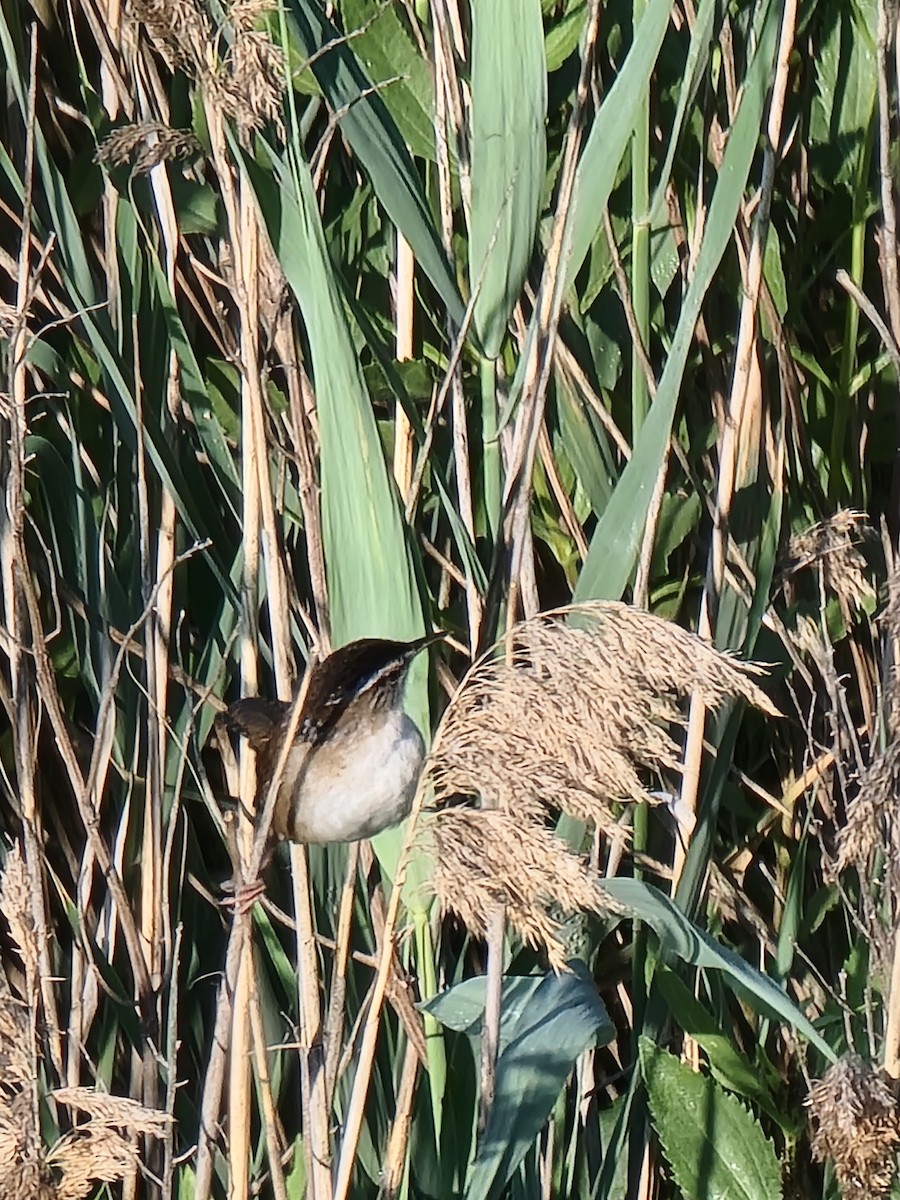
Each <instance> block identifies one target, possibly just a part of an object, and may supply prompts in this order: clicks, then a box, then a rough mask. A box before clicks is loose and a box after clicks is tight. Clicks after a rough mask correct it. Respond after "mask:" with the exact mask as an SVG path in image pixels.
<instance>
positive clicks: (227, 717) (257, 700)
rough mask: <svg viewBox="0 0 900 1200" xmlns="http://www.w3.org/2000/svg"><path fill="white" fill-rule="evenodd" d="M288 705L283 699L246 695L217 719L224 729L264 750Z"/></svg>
mask: <svg viewBox="0 0 900 1200" xmlns="http://www.w3.org/2000/svg"><path fill="white" fill-rule="evenodd" d="M290 707H291V706H290V704H288V703H286V702H285V701H284V700H263V699H262V698H261V697H259V696H248V697H247V698H246V699H245V700H236V701H235V703H234V704H232V705H230V706H229V707H228V708H227V709H226V710H225V712H223V713H222V714H221V715H220V716H219V718H218V719H219V721H220V722H221V723H222V724H223V725H224V726H225V728H226V729H230V730H232V731H233V732H234V733H239V734H240V735H241V737H244V738H246V739H247V741H248V742H249V743H250V746H251V748H252V749H253V750H265V749H266V748H267V747H268V746H269V744H270V743H271V741H272V738H273V737H274V736H275V734H276V733H277V732H278V729H279V726H280V724H281V722H282V721H283V720H284V716H285V713H286V712H287V711H288V709H289V708H290Z"/></svg>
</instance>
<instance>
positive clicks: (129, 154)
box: [95, 121, 200, 175]
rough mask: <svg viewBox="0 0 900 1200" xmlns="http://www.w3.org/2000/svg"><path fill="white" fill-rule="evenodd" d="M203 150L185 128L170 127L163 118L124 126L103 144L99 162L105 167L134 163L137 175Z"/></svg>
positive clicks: (99, 153) (98, 151) (133, 170)
mask: <svg viewBox="0 0 900 1200" xmlns="http://www.w3.org/2000/svg"><path fill="white" fill-rule="evenodd" d="M199 151H200V143H199V142H198V141H197V139H196V138H195V137H194V135H193V134H192V133H190V132H188V130H186V129H171V128H170V127H169V126H168V125H164V124H163V123H162V121H139V122H138V123H136V124H134V125H122V126H121V127H120V128H119V129H115V130H113V132H112V133H111V134H110V135H109V136H108V137H106V138H104V140H103V141H102V142H101V143H100V145H99V147H98V148H97V153H96V156H95V157H96V159H97V162H99V163H102V164H103V165H104V166H106V167H117V166H123V165H124V164H126V163H130V164H131V169H132V172H133V174H135V175H143V174H145V173H146V172H147V171H152V170H153V168H154V167H156V166H158V165H159V164H160V163H161V162H172V161H182V160H184V159H187V158H191V157H193V155H195V154H198V153H199Z"/></svg>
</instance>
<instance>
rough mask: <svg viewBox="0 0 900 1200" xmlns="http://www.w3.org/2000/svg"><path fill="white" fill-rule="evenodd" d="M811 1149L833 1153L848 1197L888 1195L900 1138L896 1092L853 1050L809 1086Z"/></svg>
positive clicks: (871, 1199)
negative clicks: (852, 1052) (811, 1127)
mask: <svg viewBox="0 0 900 1200" xmlns="http://www.w3.org/2000/svg"><path fill="white" fill-rule="evenodd" d="M807 1104H808V1105H809V1109H810V1120H811V1121H812V1124H813V1132H812V1138H811V1144H812V1151H813V1154H814V1155H815V1157H816V1158H817V1159H818V1160H819V1161H820V1162H822V1161H824V1160H825V1159H826V1158H830V1159H832V1160H833V1162H834V1169H835V1172H836V1174H837V1177H838V1180H839V1182H840V1185H841V1190H842V1192H843V1194H844V1200H877V1198H878V1197H881V1196H888V1195H890V1192H891V1185H892V1184H893V1181H894V1176H895V1174H896V1170H897V1164H896V1151H897V1145H898V1143H900V1121H898V1112H897V1096H896V1094H895V1091H894V1089H893V1087H892V1086H891V1083H890V1081H889V1080H888V1079H887V1078H885V1076H883V1075H882V1074H880V1073H879V1072H877V1071H874V1070H873V1069H872V1067H871V1066H870V1065H869V1064H868V1063H866V1062H865V1061H864V1060H863V1059H862V1058H860V1057H859V1056H858V1055H855V1054H848V1055H846V1056H845V1057H844V1058H842V1059H840V1060H839V1061H838V1062H836V1063H835V1065H834V1066H833V1067H831V1069H830V1070H829V1071H828V1072H827V1073H826V1075H825V1076H824V1077H823V1078H822V1079H820V1080H818V1081H817V1082H816V1083H814V1084H813V1086H812V1087H811V1088H810V1092H809V1098H808V1100H807Z"/></svg>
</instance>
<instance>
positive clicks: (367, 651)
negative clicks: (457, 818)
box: [221, 633, 444, 842]
mask: <svg viewBox="0 0 900 1200" xmlns="http://www.w3.org/2000/svg"><path fill="white" fill-rule="evenodd" d="M443 636H444V634H443V633H438V634H432V635H430V636H428V637H421V638H417V639H416V640H415V641H412V642H395V641H388V640H385V639H382V638H362V639H361V640H360V641H357V642H350V643H349V644H348V645H346V646H342V647H341V648H340V649H339V650H335V651H334V653H333V654H329V655H328V657H327V658H325V659H323V660H322V661H321V662H317V663H315V664H314V666H313V667H312V669H311V674H310V679H309V687H308V689H307V692H306V698H305V700H304V703H303V709H302V712H301V715H300V725H299V727H298V732H297V737H296V741H295V743H294V745H293V746H292V747H291V749H290V751H289V753H288V756H287V761H286V763H285V768H284V775H283V777H282V781H281V785H280V787H279V789H278V798H277V800H276V804H275V812H274V816H273V820H272V828H273V831H274V833H275V834H276V836H277V837H279V838H287V839H288V840H290V841H295V842H355V841H358V840H359V839H361V838H368V837H372V835H373V834H376V833H379V832H380V831H381V830H382V829H387V828H388V826H390V825H396V824H397V823H398V822H399V821H402V820H403V818H404V817H405V816H406V815H407V814H408V812H409V810H410V806H411V805H412V801H413V796H414V794H415V790H416V784H417V783H418V779H419V773H420V771H421V769H422V764H423V762H424V760H425V743H424V742H423V740H422V735H421V733H420V732H419V730H418V728H417V726H416V725H415V723H414V722H413V721H412V720H411V718H410V717H408V716H407V714H406V713H405V712H404V709H403V691H404V685H405V683H406V677H407V674H408V672H409V668H410V665H411V663H412V660H413V659H414V658H415V656H416V655H417V654H418V653H419V652H420V651H421V650H424V649H425V647H426V646H429V645H431V643H432V642H436V641H438V640H439V639H440V638H442V637H443ZM291 708H292V705H291V704H288V703H286V702H284V701H281V700H263V699H246V700H238V701H237V702H236V703H235V704H232V705H231V707H230V708H229V709H228V710H227V711H226V712H225V713H224V714H223V715H222V718H221V720H222V721H223V723H224V724H225V725H226V726H227V727H228V728H230V729H233V730H235V731H236V732H237V733H239V734H241V735H242V736H243V737H245V738H246V739H247V741H248V742H249V743H250V746H251V747H252V748H253V749H254V750H255V751H256V754H257V775H258V780H259V791H260V794H261V795H264V794H265V792H266V790H267V788H268V785H269V783H270V781H271V779H272V776H273V773H274V771H275V768H276V765H277V763H278V759H279V755H280V753H281V748H282V743H283V740H284V736H285V734H286V732H287V728H288V725H289V723H290V719H291Z"/></svg>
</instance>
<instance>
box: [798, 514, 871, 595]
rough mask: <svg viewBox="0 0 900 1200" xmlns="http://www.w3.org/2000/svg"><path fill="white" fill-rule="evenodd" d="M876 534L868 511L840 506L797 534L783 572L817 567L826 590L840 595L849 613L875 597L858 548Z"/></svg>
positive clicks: (865, 565)
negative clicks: (867, 513) (870, 522)
mask: <svg viewBox="0 0 900 1200" xmlns="http://www.w3.org/2000/svg"><path fill="white" fill-rule="evenodd" d="M873 536H874V533H873V530H872V528H871V526H870V525H869V524H868V518H867V517H866V514H865V513H861V512H856V511H855V510H854V509H850V508H843V509H840V510H839V511H838V512H836V513H834V514H832V516H830V517H826V518H825V519H824V520H823V521H817V522H816V524H815V525H811V526H810V527H809V529H805V530H804V531H803V532H802V533H797V534H794V536H793V537H792V538H791V539H790V541H789V542H788V544H787V549H786V551H785V554H784V561H783V576H784V577H789V576H792V575H796V574H797V573H798V572H799V571H802V570H803V569H804V568H807V567H817V568H818V569H819V570H820V571H821V575H822V585H823V587H824V589H825V591H826V592H827V593H830V594H831V595H834V596H837V598H838V600H840V602H841V604H842V605H843V606H844V608H845V609H846V611H847V612H848V613H852V612H858V611H860V610H861V609H863V608H865V606H866V605H867V604H871V602H872V601H873V600H874V599H875V589H874V587H873V586H872V583H871V581H870V580H869V577H868V564H867V563H866V559H865V556H864V555H863V553H862V552H861V550H860V549H859V547H860V545H861V544H862V543H863V542H864V541H867V540H869V539H871V538H872V537H873Z"/></svg>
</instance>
